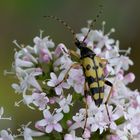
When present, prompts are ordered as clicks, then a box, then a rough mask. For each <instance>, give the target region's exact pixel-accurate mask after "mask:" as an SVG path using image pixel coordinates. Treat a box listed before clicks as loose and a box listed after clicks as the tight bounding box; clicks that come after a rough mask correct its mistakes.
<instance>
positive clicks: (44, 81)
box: [42, 79, 51, 85]
mask: <svg viewBox="0 0 140 140" xmlns="http://www.w3.org/2000/svg"><path fill="white" fill-rule="evenodd" d="M49 80H51V79H45V80H43V81H42V84H44V85H45V84H46V81H49Z"/></svg>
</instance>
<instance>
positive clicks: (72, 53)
mask: <svg viewBox="0 0 140 140" xmlns="http://www.w3.org/2000/svg"><path fill="white" fill-rule="evenodd" d="M69 53H70V54H71V55H73V56H75V57H76V58H78V59H80V55H79V54H78V53H76V52H75V51H73V50H69Z"/></svg>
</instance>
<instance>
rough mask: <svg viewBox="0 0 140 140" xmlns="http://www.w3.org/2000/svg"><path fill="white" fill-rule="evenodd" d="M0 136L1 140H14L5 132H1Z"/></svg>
mask: <svg viewBox="0 0 140 140" xmlns="http://www.w3.org/2000/svg"><path fill="white" fill-rule="evenodd" d="M0 136H1V137H0V138H1V139H2V140H14V137H13V136H12V135H11V134H8V132H7V131H6V130H1V131H0Z"/></svg>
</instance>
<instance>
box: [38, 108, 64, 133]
mask: <svg viewBox="0 0 140 140" xmlns="http://www.w3.org/2000/svg"><path fill="white" fill-rule="evenodd" d="M43 115H44V118H45V119H43V120H40V121H38V122H37V124H36V125H37V126H38V127H45V132H46V133H51V132H52V131H53V130H56V131H57V132H62V126H61V125H60V124H59V123H58V121H60V120H61V119H62V118H63V114H62V113H57V114H55V115H52V114H51V113H50V111H49V110H47V109H45V110H44V111H43Z"/></svg>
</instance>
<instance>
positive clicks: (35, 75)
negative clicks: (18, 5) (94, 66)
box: [2, 22, 140, 140]
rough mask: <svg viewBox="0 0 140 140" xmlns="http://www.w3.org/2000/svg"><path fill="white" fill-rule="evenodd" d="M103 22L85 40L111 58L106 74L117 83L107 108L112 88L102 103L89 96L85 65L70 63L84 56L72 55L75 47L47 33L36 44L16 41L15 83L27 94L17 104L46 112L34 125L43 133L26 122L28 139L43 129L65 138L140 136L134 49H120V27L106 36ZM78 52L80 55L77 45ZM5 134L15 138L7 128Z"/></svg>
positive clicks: (18, 90)
mask: <svg viewBox="0 0 140 140" xmlns="http://www.w3.org/2000/svg"><path fill="white" fill-rule="evenodd" d="M104 26H105V22H103V24H102V30H91V31H90V32H89V35H88V37H87V38H86V40H85V42H86V44H87V47H89V48H90V49H91V50H92V51H93V52H94V53H95V54H96V55H97V56H99V57H101V58H103V59H106V60H107V61H108V62H107V64H106V66H105V67H104V74H105V78H106V79H107V80H108V81H110V82H111V83H112V84H113V90H112V92H111V97H110V99H109V102H108V104H107V107H106V106H105V104H104V103H105V102H106V100H107V97H108V94H109V92H110V87H108V86H106V85H105V91H104V95H105V97H104V101H103V104H101V105H100V106H99V107H97V106H96V105H95V103H94V100H93V99H92V98H91V96H90V94H89V95H88V96H87V98H85V96H84V83H85V76H84V72H83V69H82V66H80V65H76V66H75V67H71V66H72V65H74V64H77V62H78V63H79V61H80V60H77V58H75V56H72V55H70V49H69V48H67V47H66V46H65V45H64V44H63V43H60V44H58V45H55V44H54V42H53V41H52V40H51V39H50V38H49V36H47V37H44V38H43V37H42V31H41V33H40V36H39V37H35V38H34V39H33V42H34V44H33V45H32V46H30V45H27V46H23V45H19V44H18V43H17V41H14V44H15V45H16V46H17V48H18V49H16V50H15V56H14V62H13V65H12V73H14V74H15V75H16V77H17V79H18V81H19V82H18V83H13V84H12V87H13V89H14V90H15V92H16V93H19V94H21V96H22V99H21V100H20V101H18V102H15V105H16V106H19V105H20V103H24V104H26V105H27V106H28V107H29V108H31V109H38V110H40V111H42V114H43V116H42V118H41V119H39V120H38V121H37V122H36V123H35V128H37V129H38V130H39V131H41V132H42V133H41V132H34V131H33V130H31V129H29V128H28V127H27V126H28V125H27V126H25V127H24V128H23V130H24V133H23V132H22V133H21V134H20V135H19V136H24V138H25V139H26V140H28V139H31V137H32V136H42V135H43V134H44V133H46V134H47V135H48V136H49V137H51V138H54V137H55V135H57V136H58V137H60V139H64V140H89V139H90V138H92V139H97V140H98V139H102V138H104V139H108V140H130V139H132V140H139V139H140V121H139V117H140V94H139V92H138V91H137V90H134V91H132V90H131V89H130V88H129V87H128V84H129V83H132V82H133V81H134V79H135V76H134V74H133V73H131V72H129V73H128V72H127V70H128V69H129V66H130V65H133V62H132V60H131V59H130V58H129V57H128V54H129V53H130V50H131V49H130V48H128V49H127V50H121V49H120V48H119V41H118V40H117V41H115V40H114V39H112V38H110V35H111V33H113V32H114V31H115V30H114V29H111V30H110V31H109V32H108V33H106V34H105V32H104ZM88 31H89V28H88V27H85V28H82V29H81V33H79V34H77V36H76V37H77V39H78V40H80V41H82V40H83V39H84V37H85V36H86V35H87V33H88ZM75 52H76V53H77V55H80V54H79V53H80V52H79V50H78V49H77V48H75ZM107 110H108V111H107ZM52 132H53V133H52ZM25 133H26V134H25ZM2 134H5V135H6V136H7V137H8V140H12V138H11V135H9V134H8V133H7V132H6V131H5V130H3V131H2ZM50 134H51V135H50Z"/></svg>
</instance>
